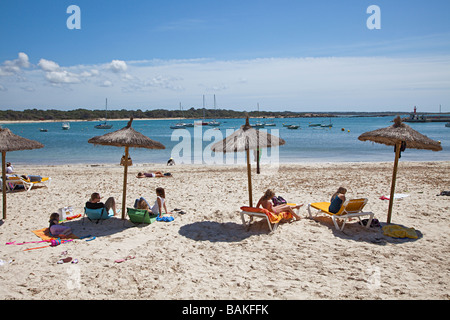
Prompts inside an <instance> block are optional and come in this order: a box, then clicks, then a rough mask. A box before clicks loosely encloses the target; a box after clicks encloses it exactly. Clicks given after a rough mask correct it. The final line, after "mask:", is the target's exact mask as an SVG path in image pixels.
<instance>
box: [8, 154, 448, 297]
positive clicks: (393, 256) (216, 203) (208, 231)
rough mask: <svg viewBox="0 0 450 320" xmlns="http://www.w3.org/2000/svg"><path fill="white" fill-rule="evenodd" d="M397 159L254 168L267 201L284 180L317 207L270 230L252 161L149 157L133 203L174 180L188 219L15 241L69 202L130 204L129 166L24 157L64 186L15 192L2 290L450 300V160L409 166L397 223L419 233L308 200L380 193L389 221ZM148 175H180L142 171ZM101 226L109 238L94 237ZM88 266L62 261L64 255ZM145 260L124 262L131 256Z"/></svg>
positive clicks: (375, 200)
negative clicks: (394, 232)
mask: <svg viewBox="0 0 450 320" xmlns="http://www.w3.org/2000/svg"><path fill="white" fill-rule="evenodd" d="M392 167H393V163H392V162H383V163H339V164H337V163H336V164H333V163H325V164H311V163H309V164H308V163H306V164H282V165H281V166H280V168H279V169H278V170H269V172H267V170H266V171H265V168H264V167H262V173H261V174H260V175H257V174H255V170H254V167H253V175H252V177H253V202H254V204H256V201H257V200H258V199H259V197H261V196H262V195H263V193H264V191H265V190H266V189H268V188H271V189H273V190H274V191H275V193H276V194H277V195H281V196H282V197H283V198H285V199H286V200H288V201H289V202H295V203H303V204H304V206H303V207H302V208H301V209H300V215H301V217H302V219H301V220H300V221H296V222H290V223H289V222H286V223H281V224H280V225H279V227H278V228H277V230H276V231H275V232H273V233H271V234H269V229H268V226H267V224H266V223H265V222H263V221H260V220H256V221H255V222H254V223H253V225H252V226H251V228H250V230H249V231H246V229H245V228H244V226H243V225H242V222H241V219H240V216H239V212H240V207H241V206H244V205H248V191H247V175H246V167H245V166H201V165H177V166H173V167H167V166H165V165H162V164H145V165H143V164H140V165H134V166H132V167H130V168H129V174H128V187H127V206H128V207H132V205H133V203H134V200H135V199H136V198H138V197H140V196H144V197H145V198H146V199H149V201H150V202H151V203H153V202H154V201H155V199H156V195H155V189H156V187H163V188H165V190H166V202H167V209H168V210H170V211H173V210H174V209H175V208H179V209H182V210H183V211H185V212H186V214H184V215H180V214H178V213H176V212H175V211H173V212H174V213H173V215H172V216H173V217H174V221H172V222H155V223H153V224H150V225H145V226H143V225H141V226H137V227H135V226H134V225H133V224H132V223H130V222H129V221H128V220H127V221H123V220H121V219H120V216H119V217H118V218H112V219H109V220H107V221H104V222H103V223H101V224H95V223H92V222H90V221H88V220H87V219H86V220H85V221H84V223H83V220H84V219H82V218H80V219H76V220H72V221H68V222H66V223H65V225H67V226H70V227H71V228H72V230H73V232H74V234H75V235H77V236H78V237H84V236H88V235H90V236H91V238H87V239H89V240H91V241H86V239H77V240H74V241H72V242H68V243H65V244H61V245H59V246H56V247H45V248H41V249H35V250H29V251H24V249H27V248H33V247H39V246H43V245H46V244H42V243H34V244H24V245H6V244H5V243H7V242H12V241H16V242H18V243H20V242H31V241H39V240H40V239H39V238H38V237H37V236H36V235H35V234H33V233H32V230H36V229H41V228H44V227H47V226H48V220H49V216H50V214H51V213H52V212H55V211H57V209H58V208H61V207H64V206H72V207H73V208H74V209H75V211H76V212H77V213H83V207H84V204H85V202H86V201H87V200H88V198H89V196H90V194H91V193H92V192H99V193H100V194H101V195H102V196H103V197H104V199H106V198H107V197H109V196H113V197H114V198H115V199H116V201H117V204H118V207H119V208H121V206H122V183H123V167H121V166H119V165H98V166H91V165H63V166H16V167H15V170H16V172H17V173H18V174H37V175H41V176H45V177H51V178H52V182H51V185H50V186H49V187H48V188H47V187H45V186H41V187H39V186H35V187H33V189H32V190H30V191H29V192H26V191H17V192H11V193H8V194H7V219H5V220H0V231H1V232H0V248H1V250H0V259H1V260H3V262H4V263H3V265H1V266H0V299H2V300H4V299H20V300H22V299H42V300H52V299H62V297H64V299H69V300H71V299H73V300H78V299H84V300H88V299H89V300H90V299H127V300H128V299H163V300H166V299H170V300H172V299H193V300H197V299H239V300H247V299H265V300H266V299H267V300H273V299H275V300H290V299H295V300H298V299H405V300H410V299H443V300H449V299H450V287H449V286H450V267H449V266H450V246H449V243H450V228H449V225H450V215H449V213H450V197H449V196H437V194H439V193H440V192H441V191H443V190H450V162H400V163H399V170H398V175H397V184H396V192H397V193H401V194H406V195H408V196H407V197H406V198H403V199H401V200H396V201H395V203H394V207H393V214H392V223H395V224H400V225H403V226H406V227H409V228H414V229H415V230H416V231H417V234H418V235H419V238H418V239H398V238H392V237H389V236H386V235H384V234H383V232H382V230H381V229H380V228H370V229H366V228H364V227H362V226H360V225H359V224H358V223H357V220H354V221H351V222H349V223H348V224H347V225H346V227H345V229H344V231H338V230H335V228H334V226H333V223H332V221H331V219H330V218H329V217H325V216H320V217H318V218H316V219H314V220H312V219H309V218H308V217H307V210H306V207H307V204H308V203H310V202H320V201H329V197H330V196H331V194H332V193H333V192H335V191H336V189H337V188H338V187H339V186H344V187H346V188H347V189H348V192H347V197H348V198H357V197H366V198H368V200H369V201H368V204H367V206H366V209H367V210H369V211H372V212H374V213H375V218H377V219H378V220H379V221H380V222H382V223H385V222H386V218H387V211H388V203H389V201H386V200H381V199H379V198H380V197H381V196H389V190H390V182H391V176H392ZM139 171H143V172H151V171H162V172H171V173H172V174H173V177H172V178H144V179H137V178H136V177H135V176H136V174H137V173H138V172H139ZM92 236H95V239H92ZM64 251H67V256H70V257H72V258H73V259H77V260H78V263H77V264H73V263H63V264H57V262H58V260H60V259H61V258H62V255H61V254H62V252H64ZM127 257H134V258H133V259H128V260H125V261H123V262H122V263H117V262H115V260H117V259H125V258H127Z"/></svg>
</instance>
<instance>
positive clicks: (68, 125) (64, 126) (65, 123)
mask: <svg viewBox="0 0 450 320" xmlns="http://www.w3.org/2000/svg"><path fill="white" fill-rule="evenodd" d="M61 129H63V130H69V129H70V123H68V122H64V123H63V124H62V126H61Z"/></svg>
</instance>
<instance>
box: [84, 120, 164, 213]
mask: <svg viewBox="0 0 450 320" xmlns="http://www.w3.org/2000/svg"><path fill="white" fill-rule="evenodd" d="M132 122H133V117H131V118H130V121H128V124H127V125H126V127H124V128H122V129H120V130H117V131H114V132H110V133H107V134H104V135H102V136H96V137H93V138H91V139H89V140H88V142H89V143H92V144H95V145H98V144H99V145H103V146H116V147H125V156H124V158H125V162H124V177H123V198H122V219H125V206H126V197H127V174H128V161H127V159H128V156H129V153H128V151H129V148H147V149H165V148H166V147H165V146H164V145H163V144H161V143H159V142H157V141H154V140H152V139H150V138H148V137H146V136H144V135H143V134H142V133H139V132H137V131H136V130H134V129H133V128H132V127H131V123H132Z"/></svg>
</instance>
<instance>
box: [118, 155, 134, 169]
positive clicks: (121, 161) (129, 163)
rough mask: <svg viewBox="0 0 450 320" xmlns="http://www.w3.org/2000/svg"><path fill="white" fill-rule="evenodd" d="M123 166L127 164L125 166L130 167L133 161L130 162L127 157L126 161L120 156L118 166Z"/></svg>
mask: <svg viewBox="0 0 450 320" xmlns="http://www.w3.org/2000/svg"><path fill="white" fill-rule="evenodd" d="M125 164H127V166H132V165H133V161H131V158H130V157H128V160H126V159H125V155H123V156H122V159H120V165H121V166H125Z"/></svg>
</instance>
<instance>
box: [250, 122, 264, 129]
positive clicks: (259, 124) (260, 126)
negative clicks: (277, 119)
mask: <svg viewBox="0 0 450 320" xmlns="http://www.w3.org/2000/svg"><path fill="white" fill-rule="evenodd" d="M251 126H252V127H253V128H264V123H261V122H257V123H255V124H252V125H251Z"/></svg>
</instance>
